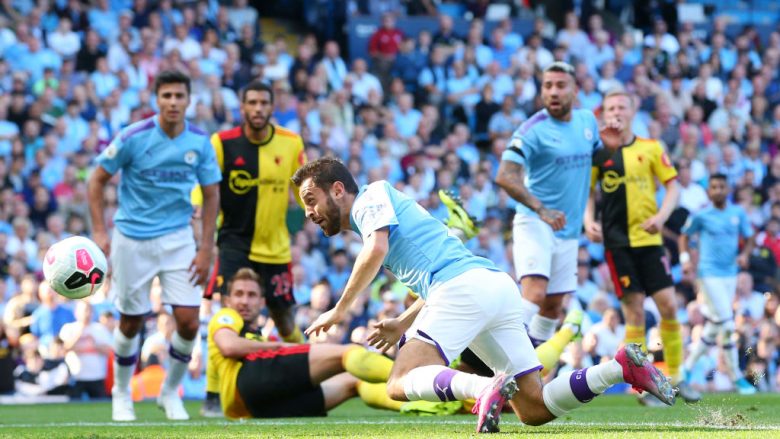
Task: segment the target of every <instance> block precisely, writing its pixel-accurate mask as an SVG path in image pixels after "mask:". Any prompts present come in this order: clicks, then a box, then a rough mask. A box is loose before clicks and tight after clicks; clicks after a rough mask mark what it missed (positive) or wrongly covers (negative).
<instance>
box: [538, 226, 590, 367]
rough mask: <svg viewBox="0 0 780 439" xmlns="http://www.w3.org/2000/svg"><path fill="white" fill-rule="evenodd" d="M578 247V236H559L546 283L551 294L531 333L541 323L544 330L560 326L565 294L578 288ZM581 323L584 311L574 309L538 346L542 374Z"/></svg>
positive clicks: (575, 332)
mask: <svg viewBox="0 0 780 439" xmlns="http://www.w3.org/2000/svg"><path fill="white" fill-rule="evenodd" d="M577 250H578V242H577V240H576V239H567V240H560V239H556V244H555V250H554V252H553V256H552V261H551V267H550V282H549V283H548V284H547V291H548V293H547V295H546V296H545V299H544V302H543V303H542V306H541V309H540V311H539V316H534V319H533V320H532V324H531V326H529V329H528V330H529V332H530V331H531V330H532V329H531V328H534V329H533V330H535V331H538V330H539V324H540V323H541V324H542V325H544V326H545V330H547V331H548V332H549V329H546V327H547V326H552V330H553V331H554V330H555V328H556V327H557V326H558V319H559V317H560V315H561V313H562V310H563V301H564V299H565V296H566V295H567V294H569V293H572V292H574V290H575V289H576V288H577ZM581 323H582V312H581V311H579V310H572V312H571V313H570V314H569V315H568V316H567V318H566V321H565V322H564V325H563V326H562V327H561V329H560V330H559V331H558V332H556V333H554V335H552V336H551V337H549V338H548V339H547V341H545V342H544V343H543V344H541V345H539V346H537V348H536V355H537V356H538V357H539V361H541V363H542V365H543V366H544V369H543V371H542V374H543V375H546V374H547V373H549V372H550V370H552V369H553V368H554V367H555V365H556V364H557V363H558V360H559V358H560V357H561V353H563V350H564V349H566V345H568V344H569V342H570V341H571V340H572V338H574V336H575V335H577V334H578V333H579V326H580V324H581ZM534 324H536V326H534Z"/></svg>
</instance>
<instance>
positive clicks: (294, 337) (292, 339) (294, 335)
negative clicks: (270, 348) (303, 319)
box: [282, 325, 303, 343]
mask: <svg viewBox="0 0 780 439" xmlns="http://www.w3.org/2000/svg"><path fill="white" fill-rule="evenodd" d="M282 340H284V341H286V342H287V343H303V332H301V328H299V327H298V325H295V329H293V332H291V333H289V334H287V335H286V336H285V335H283V336H282Z"/></svg>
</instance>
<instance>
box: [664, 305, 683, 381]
mask: <svg viewBox="0 0 780 439" xmlns="http://www.w3.org/2000/svg"><path fill="white" fill-rule="evenodd" d="M661 343H663V344H664V345H663V351H664V362H665V363H666V368H667V372H668V373H669V376H671V377H672V381H673V384H676V383H677V380H679V378H680V365H681V364H682V360H683V339H682V332H681V331H680V322H678V321H677V320H663V319H661Z"/></svg>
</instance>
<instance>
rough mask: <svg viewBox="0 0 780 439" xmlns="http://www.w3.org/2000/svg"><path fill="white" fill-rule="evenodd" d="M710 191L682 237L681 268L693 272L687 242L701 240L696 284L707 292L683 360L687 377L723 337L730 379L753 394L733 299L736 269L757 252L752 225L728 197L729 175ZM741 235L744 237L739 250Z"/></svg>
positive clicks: (716, 178)
mask: <svg viewBox="0 0 780 439" xmlns="http://www.w3.org/2000/svg"><path fill="white" fill-rule="evenodd" d="M707 195H708V196H709V198H710V201H711V202H712V204H711V205H710V206H709V207H707V208H705V209H704V210H702V211H700V212H698V213H695V214H694V215H692V216H691V217H690V218H688V221H687V223H686V224H685V227H684V228H683V230H682V233H681V234H680V238H679V241H678V242H679V246H680V261H681V262H682V265H683V270H685V271H686V272H690V271H691V270H692V269H693V266H694V265H693V261H692V260H691V256H690V254H689V253H688V250H689V242H690V240H691V238H693V237H694V236H698V238H699V239H698V242H699V246H698V247H699V257H698V264H697V274H698V282H697V287H698V290H699V292H700V293H701V294H703V295H704V306H703V308H702V313H703V314H704V316H705V319H706V322H705V323H704V330H703V331H702V335H701V340H699V342H698V343H697V344H695V345H694V346H693V348H692V349H691V354H690V355H689V356H688V358H687V359H686V361H685V371H686V375H687V374H688V373H687V372H688V371H690V370H691V369H693V367H694V365H695V364H696V361H697V360H698V359H699V357H701V356H702V355H704V354H705V353H706V352H707V351H708V350H709V348H710V347H711V346H715V344H716V343H717V341H718V336H720V343H721V349H723V351H725V352H724V353H725V358H726V362H727V364H728V366H729V377H730V378H731V380H732V381H733V382H734V386H735V387H736V389H737V391H738V392H739V393H741V394H743V395H752V394H753V393H756V388H755V387H753V385H752V384H750V383H749V382H748V381H747V380H746V379H745V377H744V376H743V375H742V372H741V371H740V370H739V359H738V357H737V355H738V354H737V347H736V345H735V343H734V340H733V338H732V336H734V334H735V332H736V326H735V324H734V311H733V308H732V303H733V302H734V295H735V294H736V291H737V271H738V270H739V268H738V267H742V268H747V265H748V259H749V256H750V252H751V251H753V247H754V243H753V228H752V227H751V225H750V221H749V220H748V218H747V214H746V213H745V211H744V209H742V207H740V206H738V205H736V204H732V203H730V202H729V201H728V195H729V186H728V181H727V179H726V176H725V175H723V174H713V175H711V176H710V179H709V184H708V187H707ZM740 238H743V239H745V244H744V246H743V248H742V251H741V252H740V251H739V241H740Z"/></svg>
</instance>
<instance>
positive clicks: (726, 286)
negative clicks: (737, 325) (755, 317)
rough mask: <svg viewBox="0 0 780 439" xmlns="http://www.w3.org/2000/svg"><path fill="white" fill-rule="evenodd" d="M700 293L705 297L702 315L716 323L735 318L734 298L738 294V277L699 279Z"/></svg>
mask: <svg viewBox="0 0 780 439" xmlns="http://www.w3.org/2000/svg"><path fill="white" fill-rule="evenodd" d="M698 284H699V291H700V292H701V293H703V296H704V306H702V314H704V317H706V318H707V319H709V320H710V321H712V322H715V323H723V322H726V321H729V320H731V319H733V318H734V308H732V303H734V296H735V295H736V294H737V277H736V276H730V277H703V278H701V279H699V282H698Z"/></svg>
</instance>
